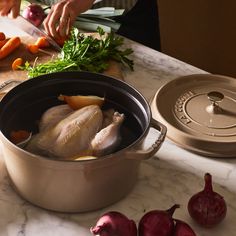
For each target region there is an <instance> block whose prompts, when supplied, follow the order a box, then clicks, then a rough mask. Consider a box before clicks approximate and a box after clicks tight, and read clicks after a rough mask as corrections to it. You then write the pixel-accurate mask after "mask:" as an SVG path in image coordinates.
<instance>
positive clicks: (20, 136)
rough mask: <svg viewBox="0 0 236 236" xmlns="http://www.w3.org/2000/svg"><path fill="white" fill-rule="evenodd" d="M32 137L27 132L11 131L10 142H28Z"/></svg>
mask: <svg viewBox="0 0 236 236" xmlns="http://www.w3.org/2000/svg"><path fill="white" fill-rule="evenodd" d="M29 136H30V132H28V131H26V130H17V131H11V133H10V140H11V141H12V142H13V143H15V144H17V143H20V142H22V141H24V140H26V139H27V138H28V137H29Z"/></svg>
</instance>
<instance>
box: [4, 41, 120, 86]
mask: <svg viewBox="0 0 236 236" xmlns="http://www.w3.org/2000/svg"><path fill="white" fill-rule="evenodd" d="M21 41H22V44H21V46H20V47H19V48H18V49H16V51H14V52H13V53H11V54H10V55H9V56H8V57H6V58H4V59H2V60H0V83H2V82H5V81H7V80H22V81H23V80H26V79H27V78H28V77H27V72H26V71H21V70H15V71H14V70H12V68H11V64H12V62H13V61H14V59H16V58H18V57H21V58H23V60H24V61H28V62H29V63H30V64H33V63H34V62H35V60H37V63H43V62H46V61H49V60H50V59H51V58H52V57H56V56H57V52H56V51H54V50H53V49H46V50H45V51H46V52H48V53H49V54H46V53H44V52H39V53H37V54H31V53H30V52H29V51H28V50H27V48H26V46H27V45H28V44H32V43H34V42H35V41H36V39H34V38H32V37H31V36H29V37H25V36H24V37H21ZM36 58H37V59H36ZM104 74H106V75H110V76H112V77H115V78H117V79H122V80H123V75H122V68H121V65H120V63H117V62H114V61H111V62H110V63H109V68H108V70H107V71H105V72H104Z"/></svg>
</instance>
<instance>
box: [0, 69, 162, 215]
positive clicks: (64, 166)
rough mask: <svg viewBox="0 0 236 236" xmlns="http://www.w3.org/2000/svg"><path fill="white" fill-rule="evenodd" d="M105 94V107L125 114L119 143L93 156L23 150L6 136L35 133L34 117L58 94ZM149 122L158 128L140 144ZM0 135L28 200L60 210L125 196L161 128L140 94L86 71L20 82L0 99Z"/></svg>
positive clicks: (15, 180) (88, 208) (18, 185)
mask: <svg viewBox="0 0 236 236" xmlns="http://www.w3.org/2000/svg"><path fill="white" fill-rule="evenodd" d="M60 94H66V95H78V94H79V95H96V96H100V97H103V96H105V99H106V103H105V107H106V108H109V107H113V108H115V109H116V110H118V111H119V112H123V113H124V114H125V116H126V119H125V122H124V124H123V125H122V129H121V135H122V143H121V145H120V146H119V148H118V149H117V150H116V151H115V152H114V153H112V154H109V155H107V156H104V157H102V158H99V159H95V160H84V161H63V160H55V159H49V158H48V157H44V156H39V155H35V154H32V153H30V152H27V151H25V150H24V149H21V148H19V147H18V146H17V145H14V144H13V143H12V142H11V141H10V140H9V134H10V132H11V131H12V130H21V129H25V130H30V131H33V132H37V121H38V120H39V118H40V117H41V115H42V113H43V112H44V111H45V110H46V109H48V108H49V107H52V106H55V105H58V104H60V103H62V102H61V101H59V100H58V99H57V97H58V95H60ZM150 127H153V128H154V129H156V130H158V131H159V132H158V133H159V135H157V137H156V140H153V144H152V145H151V146H150V147H147V148H143V147H142V144H143V141H144V139H145V137H146V136H147V134H148V132H149V129H150ZM0 130H1V132H0V140H1V142H2V147H3V148H2V149H3V155H4V159H5V163H6V167H7V170H8V173H9V176H10V179H11V181H12V183H13V186H14V187H15V189H16V191H17V192H18V193H19V194H20V195H21V196H22V197H23V198H25V199H26V200H28V201H29V202H31V203H33V204H35V205H37V206H40V207H42V208H46V209H50V210H55V211H60V212H84V211H91V210H95V209H98V208H102V207H105V206H107V205H110V204H112V203H114V202H116V201H118V200H120V199H121V198H123V197H124V196H126V195H127V194H128V193H129V191H130V190H131V189H132V187H133V186H134V184H135V181H136V180H137V174H138V167H139V165H140V163H141V160H144V159H147V158H150V157H151V156H153V155H154V154H155V153H156V152H157V151H158V149H159V148H160V146H161V144H162V142H163V140H164V138H165V135H166V127H165V126H164V125H162V124H161V123H159V122H158V121H156V120H154V119H152V115H151V110H150V107H149V104H148V102H147V101H146V100H145V98H144V97H143V96H142V95H141V94H140V93H139V92H138V91H137V90H136V89H134V88H133V87H132V86H130V85H128V84H127V83H125V82H123V81H120V80H117V79H114V78H111V77H108V76H104V75H102V74H94V73H89V72H65V73H64V72H63V73H54V74H49V75H45V76H39V77H37V78H34V79H30V80H27V81H25V82H22V83H20V84H19V85H17V86H16V87H14V88H13V89H11V90H10V91H9V92H8V93H7V94H6V95H5V96H4V97H3V99H2V101H1V102H0Z"/></svg>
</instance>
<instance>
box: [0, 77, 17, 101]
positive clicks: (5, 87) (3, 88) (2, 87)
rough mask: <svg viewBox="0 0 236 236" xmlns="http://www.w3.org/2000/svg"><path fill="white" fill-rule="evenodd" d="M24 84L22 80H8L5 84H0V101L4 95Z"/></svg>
mask: <svg viewBox="0 0 236 236" xmlns="http://www.w3.org/2000/svg"><path fill="white" fill-rule="evenodd" d="M20 83H22V81H20V80H6V81H5V82H3V83H1V84H0V101H1V100H2V98H3V97H4V95H5V94H6V93H7V92H8V91H9V90H11V89H12V88H14V87H15V86H16V85H18V84H20Z"/></svg>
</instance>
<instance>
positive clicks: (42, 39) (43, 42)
mask: <svg viewBox="0 0 236 236" xmlns="http://www.w3.org/2000/svg"><path fill="white" fill-rule="evenodd" d="M35 45H37V46H38V47H39V48H47V47H49V46H50V44H49V42H48V40H47V38H46V37H39V38H38V39H37V41H36V42H35Z"/></svg>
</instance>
